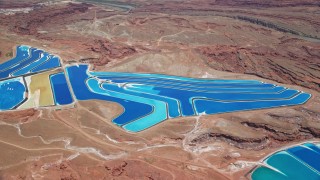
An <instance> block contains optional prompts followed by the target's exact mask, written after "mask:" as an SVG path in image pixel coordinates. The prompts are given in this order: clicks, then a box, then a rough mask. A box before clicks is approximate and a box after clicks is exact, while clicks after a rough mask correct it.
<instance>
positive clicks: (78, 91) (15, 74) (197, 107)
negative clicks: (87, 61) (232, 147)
mask: <svg viewBox="0 0 320 180" xmlns="http://www.w3.org/2000/svg"><path fill="white" fill-rule="evenodd" d="M0 67H1V68H0V83H2V85H1V89H0V90H1V94H0V110H1V111H3V110H10V109H14V108H16V107H17V106H19V105H20V104H21V103H23V102H24V101H26V98H25V97H24V96H25V94H27V93H28V91H27V89H28V87H25V86H26V83H24V81H25V79H26V77H27V76H31V75H34V74H37V73H41V72H45V71H49V70H52V69H57V68H60V69H61V72H60V73H57V74H52V75H51V76H50V78H49V81H50V84H51V89H52V93H53V99H54V102H55V105H57V106H58V105H59V106H60V105H68V104H72V103H73V102H74V99H73V97H75V98H76V99H77V100H79V101H82V100H105V101H111V102H116V103H118V104H120V105H121V106H122V107H123V113H122V114H120V115H119V116H118V117H116V118H114V119H113V120H112V122H113V123H114V124H115V125H117V126H119V127H121V128H123V129H124V130H126V131H129V132H139V131H143V130H145V129H148V128H150V127H152V126H154V125H156V124H158V123H161V122H163V121H166V120H168V119H171V118H176V117H186V116H198V115H204V114H218V113H228V112H236V111H245V110H255V109H265V108H274V107H282V106H292V105H299V104H303V103H305V102H306V101H308V99H309V98H310V97H311V95H310V94H308V93H305V92H301V91H299V90H296V89H290V88H286V87H283V86H277V85H274V84H271V83H265V82H261V81H257V80H233V79H200V78H188V77H179V76H169V75H164V74H143V73H120V72H91V71H89V66H88V65H72V66H68V67H66V68H65V69H62V68H61V63H60V59H59V58H58V57H57V56H55V55H53V54H50V53H49V52H46V51H44V50H42V49H37V48H33V47H29V46H25V45H21V46H18V47H17V49H16V56H15V57H14V58H12V59H10V60H8V61H7V62H5V63H3V64H0ZM63 70H64V71H63ZM64 72H65V73H66V74H65V73H64Z"/></svg>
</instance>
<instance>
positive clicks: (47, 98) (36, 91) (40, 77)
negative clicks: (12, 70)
mask: <svg viewBox="0 0 320 180" xmlns="http://www.w3.org/2000/svg"><path fill="white" fill-rule="evenodd" d="M60 71H61V70H52V71H47V72H43V73H39V74H36V75H31V76H27V77H25V78H26V82H27V86H28V100H27V101H26V102H25V103H23V104H22V105H20V106H19V107H18V109H26V108H34V107H40V106H41V107H44V106H52V105H54V104H55V103H54V99H53V91H52V88H51V84H50V78H49V76H50V75H51V74H55V73H58V72H60Z"/></svg>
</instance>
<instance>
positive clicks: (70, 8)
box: [0, 3, 91, 35]
mask: <svg viewBox="0 0 320 180" xmlns="http://www.w3.org/2000/svg"><path fill="white" fill-rule="evenodd" d="M90 6H91V5H89V4H85V3H82V4H74V3H69V4H67V5H62V6H61V7H59V6H58V7H51V6H41V7H38V8H36V10H33V11H30V12H29V13H17V14H15V15H13V16H6V15H0V17H1V16H5V18H4V17H1V18H0V23H1V25H5V26H8V27H9V29H10V30H11V31H13V32H15V33H17V34H21V35H37V34H38V27H40V26H43V25H48V24H50V23H54V24H56V25H57V24H60V23H62V22H63V23H66V22H67V21H69V22H70V21H72V16H75V15H77V14H79V13H84V12H86V11H87V10H88V8H89V7H90Z"/></svg>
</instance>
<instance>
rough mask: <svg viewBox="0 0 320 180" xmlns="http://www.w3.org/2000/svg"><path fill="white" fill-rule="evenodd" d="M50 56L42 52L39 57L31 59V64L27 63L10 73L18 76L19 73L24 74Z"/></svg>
mask: <svg viewBox="0 0 320 180" xmlns="http://www.w3.org/2000/svg"><path fill="white" fill-rule="evenodd" d="M49 58H50V56H49V54H48V53H42V55H41V58H40V59H38V60H36V61H33V62H32V63H31V64H28V65H27V66H24V67H23V68H21V69H19V70H18V71H16V72H14V73H13V74H12V75H13V76H19V75H24V74H28V73H30V72H31V70H32V69H33V68H35V67H37V66H39V65H40V64H42V63H43V62H45V61H47V60H48V59H49Z"/></svg>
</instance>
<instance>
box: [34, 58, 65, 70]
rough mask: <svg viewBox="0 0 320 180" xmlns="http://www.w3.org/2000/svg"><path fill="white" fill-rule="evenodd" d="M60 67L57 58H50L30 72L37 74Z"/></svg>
mask: <svg viewBox="0 0 320 180" xmlns="http://www.w3.org/2000/svg"><path fill="white" fill-rule="evenodd" d="M59 66H60V59H59V58H58V57H56V56H55V57H52V58H51V59H49V60H48V61H46V62H44V63H43V64H41V65H39V66H38V67H36V68H34V69H33V70H32V72H39V71H44V70H49V69H52V68H56V67H59Z"/></svg>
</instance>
